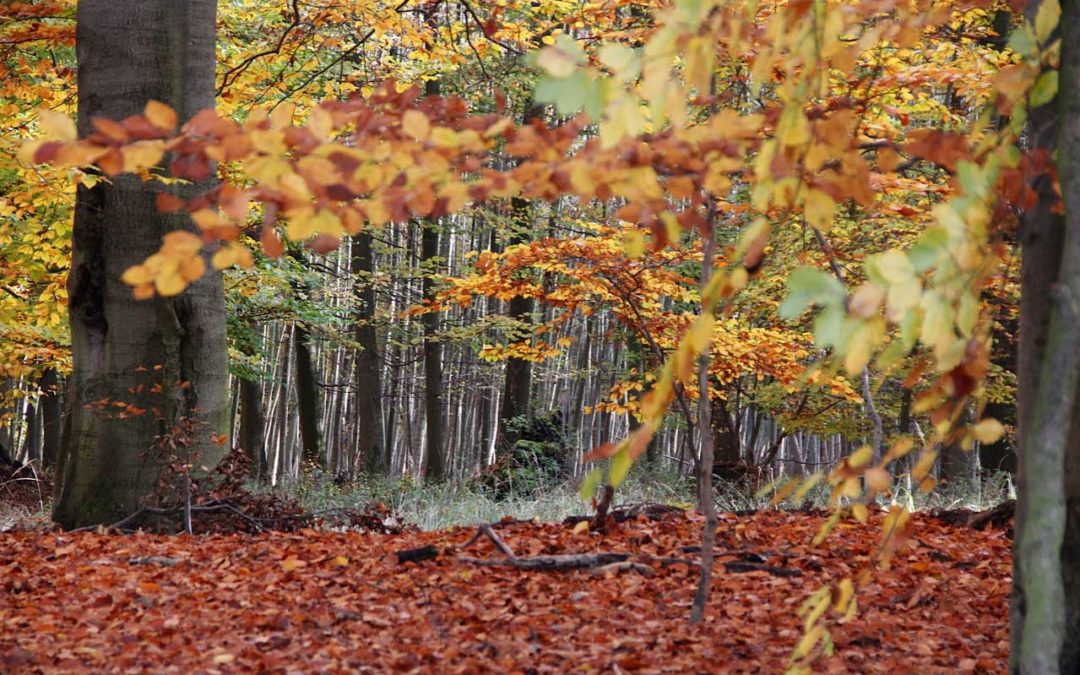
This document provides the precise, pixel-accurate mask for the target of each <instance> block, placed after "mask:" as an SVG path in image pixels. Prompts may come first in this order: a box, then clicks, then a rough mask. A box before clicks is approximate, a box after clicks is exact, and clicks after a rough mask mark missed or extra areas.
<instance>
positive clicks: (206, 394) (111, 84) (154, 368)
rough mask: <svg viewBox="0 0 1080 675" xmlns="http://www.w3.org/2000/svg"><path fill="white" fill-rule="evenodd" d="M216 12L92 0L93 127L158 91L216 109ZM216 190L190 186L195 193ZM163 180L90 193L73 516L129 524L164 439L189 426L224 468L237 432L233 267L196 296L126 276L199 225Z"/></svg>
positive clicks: (197, 287) (82, 39) (71, 468)
mask: <svg viewBox="0 0 1080 675" xmlns="http://www.w3.org/2000/svg"><path fill="white" fill-rule="evenodd" d="M215 12H216V2H215V0H189V1H188V2H176V1H175V0H83V2H80V3H79V5H78V10H77V16H76V52H77V59H78V88H79V124H78V126H79V131H80V133H81V134H86V133H88V132H89V131H90V130H91V125H90V121H91V119H92V118H94V117H97V116H102V117H107V118H110V119H114V120H122V119H124V118H125V117H127V116H129V115H131V114H135V113H139V112H141V111H142V109H143V107H144V106H145V104H146V102H147V101H148V100H151V99H156V100H159V101H162V102H164V103H167V104H168V105H171V106H172V107H173V108H175V109H176V110H177V112H178V113H179V116H180V118H181V120H186V119H188V118H190V117H191V116H192V115H193V114H194V113H196V112H198V111H199V110H202V109H204V108H210V107H213V104H214V99H213V91H214V37H215V36H214V21H215ZM204 188H205V186H204V185H196V186H188V187H186V188H176V190H177V192H178V193H180V194H181V195H182V196H190V195H192V194H194V193H195V192H197V191H200V190H201V189H204ZM158 190H160V187H155V186H152V185H151V184H148V183H143V182H142V181H141V180H139V179H138V178H136V177H135V176H132V175H122V176H117V177H115V178H114V179H113V180H112V181H111V182H104V181H103V182H101V183H99V184H98V185H96V186H95V187H93V188H90V189H87V188H85V187H81V188H79V192H78V195H77V204H76V209H75V229H74V238H73V246H72V264H71V273H70V275H69V278H68V295H69V298H70V300H69V304H68V312H69V317H70V321H71V342H72V360H73V371H72V375H71V380H70V402H69V406H68V409H69V413H68V414H69V419H68V420H67V423H65V429H66V431H67V434H66V437H65V439H64V442H63V448H62V451H61V457H60V461H59V466H58V470H57V478H58V479H57V481H56V486H57V488H56V490H57V491H56V497H55V502H54V509H53V518H54V520H56V522H57V523H59V524H60V525H61V526H63V527H79V526H84V525H92V524H99V523H109V522H115V521H116V520H118V519H119V518H122V517H124V516H127V515H129V514H131V513H133V512H134V511H135V510H136V509H138V508H139V507H140V505H142V504H143V503H145V502H146V501H148V500H151V499H152V498H153V497H154V495H155V484H156V483H157V480H158V478H159V475H160V473H161V469H162V467H163V465H164V464H165V463H166V462H168V461H169V460H170V457H169V456H168V455H169V454H170V453H171V451H170V452H165V451H163V450H162V449H161V448H162V446H164V444H162V443H160V442H159V441H160V440H162V439H163V438H164V437H166V436H169V435H176V434H177V433H180V434H183V435H186V436H188V437H187V438H185V439H184V442H185V443H188V444H189V445H187V447H186V448H183V450H184V451H185V452H184V454H185V457H182V458H180V459H184V460H197V461H195V462H194V463H195V465H196V466H208V467H212V466H214V465H215V464H216V463H217V462H218V460H219V459H220V457H221V456H222V455H223V454H224V451H225V445H223V444H219V443H215V442H214V439H213V437H214V436H216V435H219V434H228V430H229V420H228V397H227V387H226V381H227V377H228V368H227V352H226V347H225V303H224V296H223V291H222V282H221V275H220V274H219V273H217V272H214V271H209V272H207V274H206V275H205V276H204V277H203V278H202V279H200V280H198V281H197V282H195V283H194V284H192V285H191V286H190V287H189V288H188V289H187V291H185V292H184V293H183V294H182V295H180V296H177V297H174V298H161V297H158V298H155V299H153V300H150V301H138V300H135V299H134V297H133V295H132V290H131V288H130V287H129V286H127V285H126V284H124V283H123V282H122V281H121V280H120V275H121V274H122V273H123V272H124V270H126V269H127V268H128V267H130V266H132V265H135V264H137V263H141V262H142V261H143V260H144V259H145V258H147V257H148V256H149V255H151V254H152V253H154V252H155V251H156V250H157V249H158V247H159V245H160V243H161V238H162V236H163V235H164V234H165V233H167V232H169V231H171V230H176V229H188V230H193V231H194V229H195V228H194V226H193V224H192V223H191V221H190V219H189V218H188V217H187V216H186V214H183V213H179V214H163V213H159V212H158V209H157V207H156V204H155V192H156V191H158ZM207 267H210V266H209V265H207ZM139 385H142V387H141V388H139ZM157 386H160V389H158V388H157ZM131 391H137V392H141V393H131ZM102 400H108V401H110V402H112V401H123V402H125V403H130V404H132V405H135V406H137V407H138V408H139V409H142V410H144V411H145V412H144V413H142V414H135V415H130V416H127V417H121V416H119V415H117V414H116V408H113V407H112V406H105V407H100V406H94V405H92V404H93V403H94V402H96V401H102Z"/></svg>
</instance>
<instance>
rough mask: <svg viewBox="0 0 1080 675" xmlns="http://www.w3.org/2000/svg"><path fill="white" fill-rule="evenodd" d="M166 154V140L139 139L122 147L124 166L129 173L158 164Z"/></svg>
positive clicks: (124, 169) (121, 153)
mask: <svg viewBox="0 0 1080 675" xmlns="http://www.w3.org/2000/svg"><path fill="white" fill-rule="evenodd" d="M164 154H165V142H164V141H160V140H158V141H138V142H136V143H132V144H131V145H125V146H124V147H122V148H120V155H121V156H122V157H123V158H124V168H123V169H122V170H123V171H125V172H128V173H139V172H141V171H145V170H146V169H151V168H153V167H155V166H157V163H158V162H160V161H161V157H162V156H163V155H164Z"/></svg>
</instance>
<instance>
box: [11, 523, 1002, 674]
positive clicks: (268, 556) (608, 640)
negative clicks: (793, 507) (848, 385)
mask: <svg viewBox="0 0 1080 675" xmlns="http://www.w3.org/2000/svg"><path fill="white" fill-rule="evenodd" d="M822 518H823V517H822V516H819V515H808V514H804V513H783V512H759V513H756V514H753V515H747V516H736V515H733V514H722V516H721V524H720V528H719V531H718V538H717V539H718V543H717V546H718V549H720V552H721V555H720V556H719V558H718V564H717V576H716V583H715V586H714V589H713V593H712V598H711V601H710V602H711V605H710V608H709V612H708V615H707V618H706V622H705V624H704V625H703V626H701V627H697V628H691V627H689V626H688V625H687V621H686V619H687V616H688V614H689V609H690V602H691V599H692V596H693V592H694V586H695V583H696V580H697V571H696V569H694V568H693V566H692V565H690V564H685V563H673V564H667V565H663V564H661V563H660V560H659V558H682V559H692V558H696V550H695V549H694V548H692V547H693V546H694V545H695V544H696V543H697V541H698V531H699V526H700V520H699V519H697V517H696V516H683V515H676V516H669V517H667V518H666V519H664V520H661V521H646V520H643V519H641V520H637V521H630V522H626V523H622V524H619V525H617V526H615V527H614V528H613V529H612V530H611V531H609V532H608V533H607V534H606V535H603V536H601V535H599V534H595V533H581V532H578V533H575V532H574V531H573V529H572V528H571V527H569V526H566V525H539V524H533V523H510V522H507V523H502V524H500V525H499V526H497V527H496V530H497V531H498V533H499V535H500V536H501V538H502V540H503V541H505V542H506V543H507V545H508V546H509V547H510V548H512V549H513V550H514V552H515V553H516V554H517V555H518V556H533V555H543V554H564V553H588V552H593V553H595V552H602V551H619V552H628V553H632V554H635V556H636V557H635V558H634V560H644V561H649V560H652V561H653V563H654V564H651V565H649V566H650V567H651V568H652V571H654V572H655V573H653V574H651V575H647V574H643V573H642V572H643V570H642V569H640V568H638V569H629V570H627V569H624V570H622V571H606V572H602V573H599V574H597V573H595V572H592V571H589V570H576V571H569V572H566V571H563V572H551V571H523V570H519V569H514V568H508V567H483V566H477V565H474V564H469V563H466V562H463V561H461V560H459V559H458V558H457V555H458V551H457V550H456V549H455V547H457V546H460V545H461V544H463V543H464V542H466V541H468V540H469V539H470V538H471V537H472V535H473V534H474V532H475V530H473V529H456V530H450V531H444V532H428V533H407V534H402V535H394V536H388V535H376V534H364V533H358V532H346V533H342V532H324V531H302V532H299V533H268V534H260V535H240V534H237V535H207V536H196V537H191V536H159V535H148V534H136V535H131V536H118V535H105V534H95V533H77V534H63V533H55V532H13V533H5V534H0V670H2V671H4V672H85V671H96V672H102V671H113V672H128V671H134V672H139V671H153V672H177V673H192V672H208V673H212V672H223V673H227V672H253V671H255V672H310V671H318V672H390V671H401V672H468V673H471V672H499V673H513V672H524V673H530V672H569V671H575V672H632V671H638V672H782V670H783V669H784V666H785V664H786V662H787V658H788V655H789V654H790V651H791V648H792V646H793V645H794V644H795V643H796V642H797V641H798V638H799V636H800V631H801V626H800V622H799V619H798V618H797V617H796V609H797V607H798V606H799V605H800V603H802V601H803V600H804V599H805V597H806V596H807V594H809V593H811V592H813V591H814V590H816V589H818V588H820V587H821V585H822V584H825V583H829V582H830V581H836V580H838V579H839V578H841V577H842V576H845V575H852V574H854V573H856V572H857V571H858V570H859V569H861V568H862V567H863V566H865V565H867V564H868V563H870V562H871V561H872V560H873V557H874V555H875V547H876V545H877V542H878V539H879V527H880V518H877V517H873V518H872V519H871V522H870V523H868V524H866V525H859V524H855V523H852V524H850V525H847V524H845V525H843V526H842V527H841V528H839V531H838V532H836V533H835V534H834V535H833V536H831V537H830V538H829V539H828V540H827V541H826V542H825V544H824V545H823V546H821V547H819V548H817V549H814V548H812V547H811V546H810V543H809V542H810V540H811V539H812V537H813V535H814V533H815V532H816V531H817V528H818V527H819V526H820V524H821V522H822ZM917 521H918V522H917V527H916V529H915V540H914V541H913V542H912V543H911V544H910V545H909V547H908V549H907V550H906V551H905V552H903V553H901V554H899V555H898V557H897V559H896V560H895V561H894V564H893V566H892V569H891V570H889V571H886V572H878V573H876V574H875V576H874V580H873V582H872V583H871V584H870V585H868V586H867V587H866V588H863V589H861V590H860V591H859V593H858V596H857V597H858V602H859V608H860V610H859V615H858V617H857V619H856V620H854V621H852V622H850V623H847V624H845V625H842V626H835V627H834V631H833V635H834V639H835V643H836V653H835V655H834V656H832V657H824V658H822V659H821V660H820V661H819V662H818V663H817V664H816V666H815V669H816V670H819V671H822V672H871V673H872V672H891V673H935V672H942V673H944V672H950V673H951V672H961V671H971V672H1001V671H1004V670H1005V664H1006V662H1007V647H1008V644H1007V643H1008V637H1007V616H1008V611H1007V610H1008V595H1009V584H1010V577H1009V575H1010V545H1011V542H1010V540H1009V538H1008V533H1007V532H1006V531H1004V530H1002V529H1000V528H996V529H990V530H988V531H977V530H971V529H964V528H960V527H953V526H950V525H947V524H944V523H943V522H941V521H939V520H936V519H934V518H931V517H925V516H923V517H918V518H917ZM424 545H435V546H437V547H439V549H440V550H441V551H443V552H442V554H441V555H440V556H439V557H438V558H437V559H435V560H428V561H423V562H417V563H413V562H409V563H404V564H399V563H398V561H397V556H396V555H395V552H396V551H399V550H402V549H407V548H412V547H419V546H424ZM461 554H462V555H465V554H468V555H469V556H473V557H477V558H491V559H497V558H500V557H501V554H500V553H499V552H498V551H497V550H496V549H495V546H494V545H493V543H492V541H491V540H489V539H487V538H482V539H481V540H479V541H477V542H476V543H474V544H473V545H472V546H470V548H469V549H468V550H467V551H464V552H461ZM669 562H670V561H669ZM740 562H742V563H751V564H749V565H745V564H744V565H741V566H740V565H738V564H734V565H732V564H731V563H740ZM725 563H728V565H727V566H725ZM728 567H730V568H731V569H728ZM733 570H735V571H733ZM792 570H794V571H797V572H798V573H799V574H798V575H795V574H794V573H793V572H792ZM649 571H650V570H644V572H646V573H647V572H649Z"/></svg>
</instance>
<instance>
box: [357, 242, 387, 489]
mask: <svg viewBox="0 0 1080 675" xmlns="http://www.w3.org/2000/svg"><path fill="white" fill-rule="evenodd" d="M371 244H372V238H371V235H370V234H369V233H362V234H359V235H357V237H356V239H355V240H354V241H353V258H352V272H353V275H354V276H356V275H359V278H358V279H357V280H356V283H357V284H358V286H359V289H360V290H359V292H358V293H357V295H358V296H359V297H358V300H359V301H360V309H359V310H358V311H357V317H356V341H357V343H359V345H360V352H359V353H358V354H357V355H356V424H357V427H358V428H357V435H358V437H359V440H360V444H361V445H360V448H358V450H359V451H360V453H361V454H362V456H363V457H362V461H363V466H364V470H365V471H367V472H368V473H373V474H386V473H387V472H389V470H390V452H389V448H388V447H387V445H386V443H385V440H384V434H383V409H382V359H380V358H379V344H378V336H377V332H376V329H375V256H374V254H373V253H372V250H371Z"/></svg>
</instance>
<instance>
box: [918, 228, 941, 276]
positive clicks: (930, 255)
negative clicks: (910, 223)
mask: <svg viewBox="0 0 1080 675" xmlns="http://www.w3.org/2000/svg"><path fill="white" fill-rule="evenodd" d="M948 244H949V233H948V232H947V231H946V230H945V228H944V227H937V226H935V227H931V228H930V229H928V230H926V231H925V232H923V233H922V235H921V236H920V237H919V240H918V241H916V242H915V244H914V245H913V246H912V247H911V250H909V251H908V260H910V261H911V264H912V266H913V267H914V268H915V271H916V272H925V271H926V270H928V269H930V268H931V267H933V266H935V265H937V262H938V260H940V259H941V256H942V255H943V254H944V253H945V252H946V251H945V249H946V247H947V246H948Z"/></svg>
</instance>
